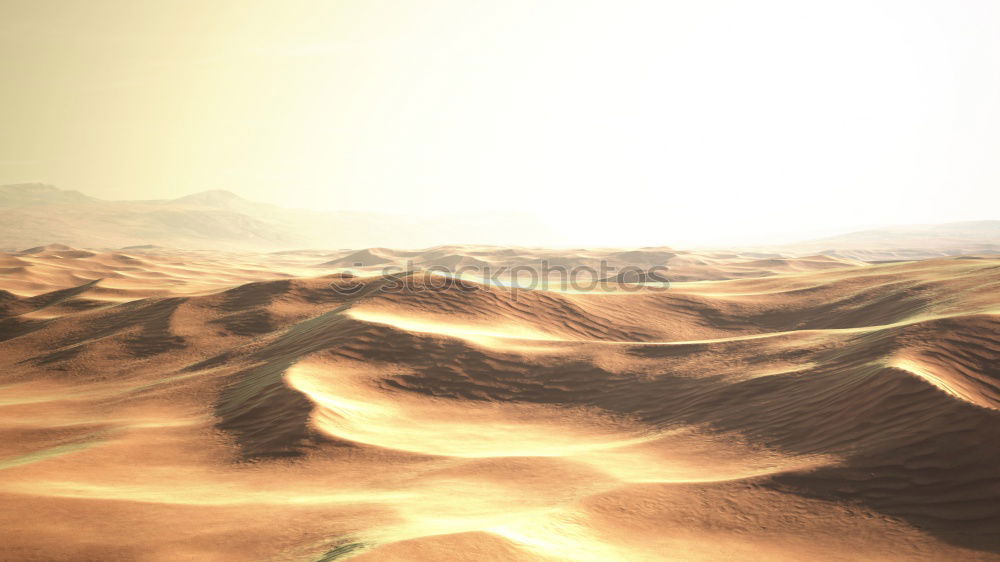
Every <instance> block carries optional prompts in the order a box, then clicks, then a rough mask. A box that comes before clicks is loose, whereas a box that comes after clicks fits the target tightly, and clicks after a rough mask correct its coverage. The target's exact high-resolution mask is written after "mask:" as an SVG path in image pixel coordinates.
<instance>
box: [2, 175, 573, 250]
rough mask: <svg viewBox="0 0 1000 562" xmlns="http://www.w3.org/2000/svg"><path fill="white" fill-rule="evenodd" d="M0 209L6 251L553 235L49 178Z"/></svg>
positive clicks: (514, 224)
mask: <svg viewBox="0 0 1000 562" xmlns="http://www.w3.org/2000/svg"><path fill="white" fill-rule="evenodd" d="M0 212H2V213H3V226H2V227H0V249H7V250H17V249H24V248H27V247H31V246H38V245H43V244H50V243H60V244H67V245H71V246H75V247H89V248H120V247H124V246H132V245H146V244H154V245H160V246H171V247H177V248H187V249H220V250H288V249H302V248H324V249H336V248H363V247H369V246H394V247H403V248H419V247H427V246H433V245H439V244H445V243H449V242H454V241H455V240H456V239H461V240H462V241H463V242H470V243H481V244H491V243H493V244H497V243H507V244H511V243H514V244H524V245H530V244H533V243H536V242H535V241H537V240H539V239H548V240H551V239H553V236H552V233H551V232H550V231H548V230H547V229H546V228H545V227H544V226H543V225H541V224H538V223H537V222H535V221H533V220H532V219H531V218H530V217H528V216H527V215H516V214H506V215H504V214H487V215H477V216H465V217H454V216H447V217H437V218H414V217H405V216H392V215H380V214H374V213H358V212H347V211H345V212H314V211H306V210H295V209H286V208H283V207H278V206H276V205H270V204H266V203H258V202H254V201H248V200H246V199H244V198H242V197H240V196H238V195H236V194H234V193H231V192H229V191H205V192H202V193H196V194H194V195H187V196H184V197H180V198H177V199H168V200H147V201H107V200H102V199H97V198H94V197H90V196H88V195H85V194H83V193H80V192H78V191H69V190H62V189H58V188H56V187H53V186H51V185H45V184H37V183H30V184H16V185H5V186H0ZM476 233H479V234H478V238H477V234H476ZM470 236H471V237H472V239H468V238H469V237H470Z"/></svg>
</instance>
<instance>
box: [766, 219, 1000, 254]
mask: <svg viewBox="0 0 1000 562" xmlns="http://www.w3.org/2000/svg"><path fill="white" fill-rule="evenodd" d="M774 249H775V250H776V251H779V252H781V253H792V254H797V255H806V254H822V255H827V256H833V257H841V258H850V259H856V260H864V261H895V260H916V259H927V258H933V257H944V256H962V255H989V254H1000V221H965V222H951V223H944V224H925V225H907V226H890V227H884V228H875V229H869V230H861V231H857V232H849V233H847V234H841V235H837V236H831V237H827V238H821V239H819V240H811V241H807V242H798V243H794V244H787V245H784V246H779V247H777V248H774Z"/></svg>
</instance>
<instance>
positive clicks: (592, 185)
mask: <svg viewBox="0 0 1000 562" xmlns="http://www.w3.org/2000/svg"><path fill="white" fill-rule="evenodd" d="M0 52H2V56H0V78H2V82H0V131H2V134H0V183H11V182H18V181H44V182H48V183H53V184H56V185H58V186H60V187H63V188H68V189H79V190H81V191H84V192H85V193H88V194H91V195H95V196H98V197H104V198H166V197H176V196H180V195H184V194H187V193H192V192H196V191H202V190H205V189H230V190H232V191H235V192H237V193H240V194H242V195H244V196H245V197H248V198H251V199H257V200H262V201H268V202H273V203H279V204H283V205H286V206H293V207H310V208H326V209H331V210H338V209H352V210H372V211H383V212H393V213H397V212H404V213H421V214H438V213H465V212H467V213H481V212H484V211H486V210H494V211H508V210H519V211H528V212H531V213H534V214H536V215H538V216H539V217H541V218H542V219H543V220H544V221H546V222H547V223H548V224H550V225H551V226H552V227H553V228H555V229H557V230H558V231H560V232H561V233H562V234H563V235H564V236H565V237H566V238H568V239H570V240H572V241H578V242H579V243H581V244H583V243H587V244H601V243H603V244H682V243H688V244H689V243H704V242H715V241H724V240H725V241H728V240H732V241H755V240H759V239H764V238H766V237H767V236H768V235H770V234H772V233H809V232H817V231H822V230H824V229H836V228H848V227H853V226H857V225H870V224H899V223H920V222H945V221H953V220H965V219H983V218H998V217H997V209H998V208H1000V189H998V180H1000V2H997V1H995V0H983V1H978V2H976V1H956V0H941V1H934V2H927V1H916V0H904V1H898V2H895V1H872V0H865V1H860V2H852V1H840V0H838V1H829V2H805V1H801V0H795V1H788V2H773V1H752V2H751V1H746V0H737V1H732V2H717V1H683V2H668V1H662V0H661V1H651V2H628V1H625V2H612V1H607V2H585V1H581V0H567V1H544V0H537V1H536V0H533V1H523V2H521V1H510V0H496V1H490V2H486V1H472V0H455V1H451V2H445V1H430V0H419V1H416V0H412V1H411V0H405V1H404V0H400V1H396V2H379V1H370V0H362V1H333V0H327V1H322V2H301V1H300V2H295V1H288V0H281V1H273V2H250V1H246V0H239V1H235V2H219V1H212V2H201V1H198V2H180V1H169V0H164V1H157V2H154V1H136V0H124V1H121V2H108V1H100V0H88V1H86V2H84V1H77V0H70V1H65V2H52V1H46V0H26V1H23V2H22V1H15V0H0ZM456 242H460V240H456Z"/></svg>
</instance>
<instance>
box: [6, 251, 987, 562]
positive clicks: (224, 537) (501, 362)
mask: <svg viewBox="0 0 1000 562" xmlns="http://www.w3.org/2000/svg"><path fill="white" fill-rule="evenodd" d="M542 260H545V261H546V262H549V263H561V264H564V265H566V266H567V267H580V266H583V265H587V266H593V267H596V266H597V265H599V264H600V263H601V262H605V263H612V264H614V265H615V266H616V267H623V266H625V265H632V266H634V267H636V268H637V269H638V270H642V271H644V270H647V269H650V268H654V267H658V266H665V267H669V272H668V274H667V276H668V277H669V279H670V285H669V288H667V287H664V286H653V285H652V284H650V285H648V286H647V285H646V284H642V283H631V284H629V283H624V284H616V283H611V284H610V286H608V284H607V283H605V284H603V285H602V286H599V287H594V288H592V289H589V290H562V288H561V287H558V286H555V287H553V286H550V287H549V288H548V289H546V290H543V289H540V288H534V289H531V288H521V289H517V290H512V289H511V288H508V287H506V286H503V285H498V284H491V283H487V282H484V281H483V280H482V279H478V278H476V276H475V275H465V276H463V277H462V280H461V282H454V283H442V282H441V280H442V277H443V276H442V275H441V274H440V273H431V272H428V269H430V268H432V267H433V266H441V267H448V268H449V269H451V270H453V269H455V268H457V267H459V266H462V265H465V266H470V267H473V268H475V267H478V268H482V267H483V266H484V265H490V266H492V267H500V266H504V265H506V266H516V265H527V266H534V265H537V264H538V263H540V262H541V261H542ZM389 266H393V267H394V268H395V269H393V270H392V271H393V272H394V273H393V274H387V273H386V271H387V270H386V269H385V268H387V267H389ZM404 278H405V280H406V282H405V283H401V282H400V280H401V279H404ZM507 281H512V280H510V279H507ZM390 289H391V290H390ZM998 295H1000V257H997V256H989V255H980V256H963V257H946V258H937V259H929V260H924V261H905V262H896V263H880V264H873V263H866V262H862V261H858V260H857V259H855V258H852V257H850V256H811V257H810V256H806V257H785V256H783V255H781V254H768V253H759V252H758V253H748V252H722V251H718V252H683V251H675V250H670V249H668V248H648V249H643V250H613V249H609V250H590V251H583V250H579V251H567V250H559V251H556V250H541V249H525V248H506V249H504V248H494V247H483V246H448V247H437V248H432V249H429V250H424V251H409V252H407V251H399V250H392V249H386V248H371V249H367V250H362V251H356V252H355V251H347V250H343V251H336V252H322V251H303V252H285V253H274V254H249V253H229V254H226V253H219V252H209V251H202V252H197V251H190V250H189V251H180V250H171V249H167V248H156V247H136V248H130V249H124V250H117V251H93V250H81V249H76V248H72V247H68V246H59V245H51V246H42V247H37V248H32V249H29V250H25V251H20V252H10V253H6V254H0V369H2V370H0V431H2V432H3V438H2V439H0V504H2V505H3V506H4V508H3V509H0V559H5V560H120V559H128V560H132V559H142V560H164V561H166V560H171V561H173V560H324V561H329V560H341V559H345V560H346V559H351V560H358V561H362V560H372V561H375V560H378V561H386V560H399V561H413V560H434V561H440V560H468V561H484V560H592V561H598V560H599V561H605V560H637V561H638V560H789V561H792V560H794V561H801V560H859V559H862V560H875V559H877V560H959V559H961V560H1000V447H998V446H997V444H998V443H1000V368H998V365H1000V318H998V314H1000V298H998Z"/></svg>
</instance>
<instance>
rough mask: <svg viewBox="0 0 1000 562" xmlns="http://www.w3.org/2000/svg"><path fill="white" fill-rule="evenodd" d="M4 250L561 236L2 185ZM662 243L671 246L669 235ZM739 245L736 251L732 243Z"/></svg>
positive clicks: (984, 239) (895, 254)
mask: <svg viewBox="0 0 1000 562" xmlns="http://www.w3.org/2000/svg"><path fill="white" fill-rule="evenodd" d="M0 212H2V213H3V214H2V217H3V222H2V223H0V224H2V226H0V249H3V250H21V249H24V248H29V247H33V246H40V245H44V244H52V243H61V244H66V245H70V246H74V247H88V248H122V247H125V246H136V245H158V246H170V247H175V248H184V249H216V250H253V251H276V250H293V249H308V248H313V249H331V250H332V249H348V248H351V249H362V248H372V247H377V246H385V247H393V248H428V247H431V246H438V245H445V244H484V245H488V244H494V245H504V246H512V245H521V246H544V245H552V242H551V241H553V240H559V236H558V235H557V234H556V233H554V232H553V231H551V230H549V229H548V228H547V227H546V226H544V225H542V224H541V223H539V222H538V221H536V220H534V219H532V218H531V217H530V216H528V215H518V214H486V215H465V216H442V217H436V218H414V217H407V216H392V215H381V214H375V213H358V212H347V211H343V212H321V211H307V210H295V209H286V208H283V207H279V206H276V205H270V204H267V203H258V202H254V201H249V200H247V199H244V198H242V197H240V196H239V195H236V194H234V193H231V192H229V191H218V190H217V191H205V192H202V193H196V194H193V195H187V196H184V197H179V198H177V199H164V200H146V201H108V200H103V199H97V198H94V197H90V196H88V195H85V194H83V193H80V192H78V191H70V190H63V189H58V188H56V187H53V186H51V185H45V184H38V183H27V184H15V185H5V186H0ZM663 243H665V244H669V243H670V240H669V239H667V238H666V235H665V239H664V240H663ZM734 249H736V248H734ZM753 250H756V251H763V252H768V253H778V254H783V255H799V256H803V255H816V254H823V255H828V256H834V257H842V258H849V259H861V260H866V261H885V260H910V259H923V258H929V257H938V256H956V255H968V254H1000V221H975V222H957V223H948V224H939V225H914V226H901V227H886V228H878V229H871V230H865V231H860V232H851V233H847V234H842V235H838V236H833V237H829V238H823V239H820V240H813V241H807V242H798V243H793V244H786V245H781V246H769V247H767V248H753Z"/></svg>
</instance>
